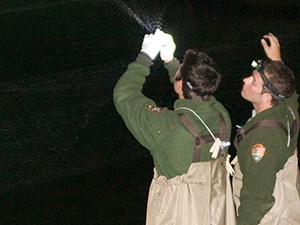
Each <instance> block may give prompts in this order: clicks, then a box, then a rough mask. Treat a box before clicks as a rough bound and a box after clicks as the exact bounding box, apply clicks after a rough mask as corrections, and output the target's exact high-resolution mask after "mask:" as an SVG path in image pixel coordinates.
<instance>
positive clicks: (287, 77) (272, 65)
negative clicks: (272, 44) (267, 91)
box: [263, 59, 295, 105]
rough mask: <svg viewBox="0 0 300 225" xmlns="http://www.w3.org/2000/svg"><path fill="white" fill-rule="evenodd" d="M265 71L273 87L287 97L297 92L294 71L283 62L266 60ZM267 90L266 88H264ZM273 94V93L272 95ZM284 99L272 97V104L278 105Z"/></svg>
mask: <svg viewBox="0 0 300 225" xmlns="http://www.w3.org/2000/svg"><path fill="white" fill-rule="evenodd" d="M263 68H264V71H265V73H266V75H267V77H268V80H269V82H270V83H271V84H272V86H273V87H274V88H275V89H276V90H277V92H279V93H280V94H281V95H283V96H285V97H289V96H291V95H292V94H293V92H294V91H295V76H294V73H293V71H292V70H291V69H290V68H289V67H287V66H286V65H285V64H284V63H283V62H282V61H273V60H269V59H267V60H265V61H264V62H263ZM264 88H265V87H264ZM271 94H272V93H271ZM281 100H282V99H279V98H277V97H276V96H274V95H272V104H273V105H276V104H278V103H279V102H280V101H281Z"/></svg>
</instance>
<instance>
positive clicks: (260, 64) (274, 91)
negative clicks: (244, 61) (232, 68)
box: [251, 59, 286, 99]
mask: <svg viewBox="0 0 300 225" xmlns="http://www.w3.org/2000/svg"><path fill="white" fill-rule="evenodd" d="M251 66H252V67H253V68H254V69H256V70H257V71H258V72H259V74H260V76H261V79H262V80H263V82H264V85H265V87H266V88H267V89H268V91H269V92H270V93H271V95H272V96H274V97H275V98H277V99H284V98H286V96H285V95H283V94H280V92H279V91H278V90H277V89H276V88H275V87H274V86H273V85H272V84H271V83H270V81H269V80H268V78H267V76H266V74H265V73H264V67H263V60H261V59H260V60H258V61H257V62H256V61H255V60H253V61H252V63H251Z"/></svg>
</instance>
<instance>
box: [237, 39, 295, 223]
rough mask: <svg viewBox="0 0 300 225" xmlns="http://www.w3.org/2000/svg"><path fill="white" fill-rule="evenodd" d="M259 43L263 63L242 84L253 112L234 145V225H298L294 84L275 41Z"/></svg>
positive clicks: (254, 63)
mask: <svg viewBox="0 0 300 225" xmlns="http://www.w3.org/2000/svg"><path fill="white" fill-rule="evenodd" d="M266 40H268V41H269V42H270V44H269V45H268V44H267V42H266ZM261 43H262V46H263V48H264V51H265V53H266V55H267V57H268V58H269V59H267V60H265V61H259V62H258V63H257V62H253V63H252V66H253V67H255V69H254V71H253V73H252V74H251V75H250V76H248V77H246V78H244V80H243V82H244V85H243V89H242V92H241V95H242V97H243V98H244V99H246V100H247V101H249V102H251V103H252V105H253V107H254V110H253V116H252V118H250V119H249V120H248V121H247V122H246V124H245V126H243V127H242V128H240V129H239V130H238V132H237V135H236V139H235V143H236V148H237V159H238V162H237V160H234V161H233V163H234V164H235V175H234V178H233V188H234V196H235V204H236V209H237V216H238V219H237V223H238V225H257V224H260V225H266V224H270V225H271V224H272V225H276V224H278V225H279V224H280V225H282V224H300V199H299V192H300V191H299V170H298V159H297V139H298V134H299V115H298V101H297V99H298V94H297V93H296V91H295V78H294V74H293V72H292V71H291V70H290V69H289V68H288V67H287V66H286V65H285V64H284V63H283V61H282V60H281V55H280V44H279V41H278V39H277V37H276V36H274V35H273V34H271V33H269V34H267V35H264V39H262V41H261Z"/></svg>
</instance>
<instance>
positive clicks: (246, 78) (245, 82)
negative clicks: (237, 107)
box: [243, 76, 251, 84]
mask: <svg viewBox="0 0 300 225" xmlns="http://www.w3.org/2000/svg"><path fill="white" fill-rule="evenodd" d="M250 80H251V76H249V77H245V78H244V79H243V82H244V84H249V82H250Z"/></svg>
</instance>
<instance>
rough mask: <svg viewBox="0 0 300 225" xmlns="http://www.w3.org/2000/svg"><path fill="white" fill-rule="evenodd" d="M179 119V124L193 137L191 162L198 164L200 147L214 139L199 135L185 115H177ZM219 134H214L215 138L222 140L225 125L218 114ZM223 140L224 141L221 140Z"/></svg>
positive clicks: (224, 133) (224, 134) (209, 136)
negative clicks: (193, 145)
mask: <svg viewBox="0 0 300 225" xmlns="http://www.w3.org/2000/svg"><path fill="white" fill-rule="evenodd" d="M179 118H180V120H181V122H182V123H183V124H184V125H185V127H186V128H187V129H188V130H189V131H190V132H191V134H192V135H193V136H194V137H195V139H196V140H195V147H194V154H193V162H200V160H201V145H203V144H206V143H210V142H214V138H213V137H212V136H211V135H202V136H201V135H200V133H199V131H198V129H197V128H196V127H195V126H194V125H193V123H192V122H191V121H190V119H189V118H188V117H187V116H186V115H185V114H179ZM220 119H221V121H220V133H221V135H220V134H219V133H218V134H215V136H216V137H220V138H221V140H224V139H225V137H226V125H225V120H224V118H223V116H222V115H221V114H220ZM222 138H224V139H222Z"/></svg>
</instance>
